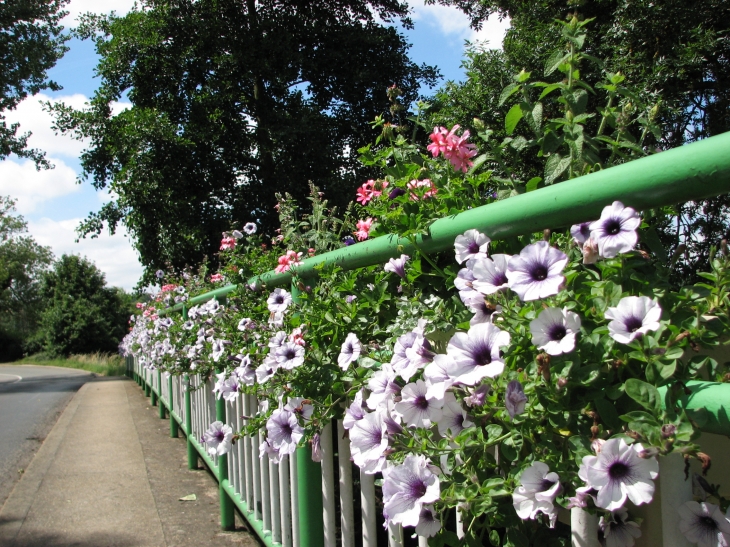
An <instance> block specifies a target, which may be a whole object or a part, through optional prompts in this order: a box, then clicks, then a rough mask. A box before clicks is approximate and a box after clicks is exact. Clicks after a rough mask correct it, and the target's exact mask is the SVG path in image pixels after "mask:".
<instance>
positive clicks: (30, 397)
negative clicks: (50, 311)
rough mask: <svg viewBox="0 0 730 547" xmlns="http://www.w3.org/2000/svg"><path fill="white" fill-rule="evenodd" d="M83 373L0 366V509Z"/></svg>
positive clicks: (85, 376) (86, 377)
mask: <svg viewBox="0 0 730 547" xmlns="http://www.w3.org/2000/svg"><path fill="white" fill-rule="evenodd" d="M93 377H94V375H93V374H91V373H88V372H86V371H83V370H76V369H68V368H59V367H46V366H36V365H0V439H2V441H0V507H2V505H3V503H5V500H6V499H7V498H8V496H9V495H10V492H11V491H12V489H13V487H14V486H15V483H16V482H17V481H18V479H19V478H20V476H21V474H22V472H23V469H25V468H26V467H27V466H28V464H29V463H30V462H31V460H32V459H33V455H34V454H35V453H36V451H37V450H38V448H39V447H40V445H41V443H42V442H43V440H44V439H45V438H46V435H48V433H49V432H50V431H51V429H52V428H53V426H54V425H55V423H56V420H57V419H58V417H59V416H60V415H61V412H63V409H64V408H66V404H67V403H68V402H69V401H70V400H71V397H73V395H74V393H76V390H78V389H79V388H80V387H81V386H82V385H83V384H84V383H86V382H87V381H89V380H90V379H92V378H93Z"/></svg>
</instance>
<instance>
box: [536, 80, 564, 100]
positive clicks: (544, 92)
mask: <svg viewBox="0 0 730 547" xmlns="http://www.w3.org/2000/svg"><path fill="white" fill-rule="evenodd" d="M564 86H565V84H562V83H559V84H550V85H548V86H545V89H543V90H542V93H540V96H539V97H538V98H537V100H538V101H541V100H542V99H543V98H544V97H545V96H547V95H549V94H550V93H552V92H553V91H555V90H556V89H562V88H563V87H564Z"/></svg>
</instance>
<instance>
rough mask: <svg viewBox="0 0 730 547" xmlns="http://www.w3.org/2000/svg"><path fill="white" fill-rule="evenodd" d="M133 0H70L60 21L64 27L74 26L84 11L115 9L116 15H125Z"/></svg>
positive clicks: (100, 11)
mask: <svg viewBox="0 0 730 547" xmlns="http://www.w3.org/2000/svg"><path fill="white" fill-rule="evenodd" d="M134 3H135V0H71V2H70V3H69V4H68V5H67V6H66V8H65V10H66V11H67V12H68V15H67V16H66V17H64V18H63V21H62V22H61V23H62V24H63V25H64V26H66V27H71V26H76V24H77V21H76V19H77V18H78V16H79V15H81V14H82V13H86V12H89V11H91V12H93V13H109V12H111V11H115V12H116V13H117V15H125V14H126V13H127V12H128V11H129V10H130V9H132V6H134Z"/></svg>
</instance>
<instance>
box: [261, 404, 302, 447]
mask: <svg viewBox="0 0 730 547" xmlns="http://www.w3.org/2000/svg"><path fill="white" fill-rule="evenodd" d="M266 431H267V432H268V433H267V439H268V441H269V444H271V446H272V447H273V448H274V449H275V450H276V451H277V452H278V453H279V456H285V455H287V454H293V453H294V451H295V450H296V448H297V444H299V441H300V440H301V439H302V437H303V436H304V430H303V429H302V428H301V426H300V425H299V422H298V420H297V416H296V414H294V413H293V412H289V411H288V410H284V409H278V408H277V409H276V410H274V412H272V413H271V417H270V418H269V420H268V421H267V422H266Z"/></svg>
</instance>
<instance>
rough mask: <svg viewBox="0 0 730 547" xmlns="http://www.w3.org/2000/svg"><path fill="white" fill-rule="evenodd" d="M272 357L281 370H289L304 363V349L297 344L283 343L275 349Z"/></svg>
mask: <svg viewBox="0 0 730 547" xmlns="http://www.w3.org/2000/svg"><path fill="white" fill-rule="evenodd" d="M274 357H275V358H276V362H277V363H278V364H279V366H280V367H281V368H284V369H286V370H291V369H293V368H295V367H298V366H300V365H302V364H303V363H304V348H303V347H302V346H300V345H299V344H292V343H291V342H284V343H283V344H282V345H281V347H278V348H276V350H275V351H274Z"/></svg>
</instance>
